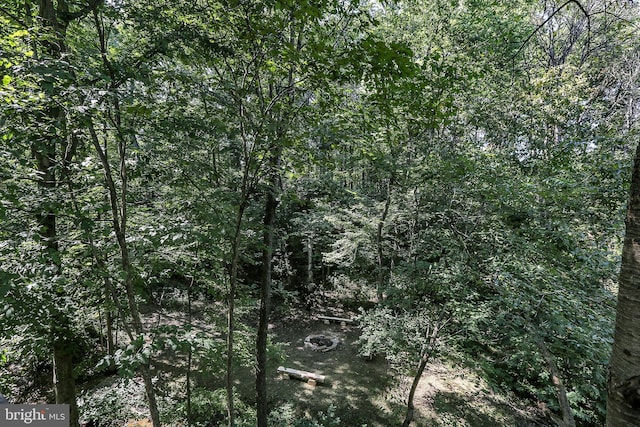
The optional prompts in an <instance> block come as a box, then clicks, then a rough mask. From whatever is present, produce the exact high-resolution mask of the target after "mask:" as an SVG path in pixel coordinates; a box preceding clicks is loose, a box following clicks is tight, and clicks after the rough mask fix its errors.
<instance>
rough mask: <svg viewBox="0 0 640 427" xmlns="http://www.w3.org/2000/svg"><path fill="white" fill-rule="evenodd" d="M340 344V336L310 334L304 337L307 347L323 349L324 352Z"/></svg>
mask: <svg viewBox="0 0 640 427" xmlns="http://www.w3.org/2000/svg"><path fill="white" fill-rule="evenodd" d="M338 344H340V338H336V337H327V336H324V335H309V336H308V337H306V338H305V339H304V346H305V348H306V347H308V348H310V349H311V350H313V351H321V352H323V353H326V352H328V351H331V350H334V349H335V348H336V347H337V346H338Z"/></svg>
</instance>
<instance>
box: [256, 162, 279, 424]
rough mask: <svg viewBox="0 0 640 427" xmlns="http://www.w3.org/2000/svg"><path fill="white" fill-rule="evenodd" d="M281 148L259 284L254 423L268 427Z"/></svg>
mask: <svg viewBox="0 0 640 427" xmlns="http://www.w3.org/2000/svg"><path fill="white" fill-rule="evenodd" d="M281 151H282V150H281V149H277V150H276V153H274V155H273V158H272V161H271V174H272V178H271V182H270V188H269V190H268V191H267V195H266V202H265V208H264V235H263V249H262V279H261V287H260V317H259V321H258V336H257V339H256V359H257V360H256V405H257V425H258V427H267V418H268V415H269V408H268V397H267V338H268V332H269V312H270V310H271V279H272V270H273V268H272V258H273V247H274V228H275V220H276V208H277V206H278V198H277V193H278V192H279V190H278V187H279V177H278V166H279V164H280V153H281Z"/></svg>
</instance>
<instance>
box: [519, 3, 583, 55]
mask: <svg viewBox="0 0 640 427" xmlns="http://www.w3.org/2000/svg"><path fill="white" fill-rule="evenodd" d="M571 3H574V4H576V5H577V6H578V7H579V8H580V10H581V11H582V13H583V14H584V16H585V17H586V18H587V27H588V28H589V31H591V30H590V29H591V15H589V13H588V12H587V10H586V9H585V8H584V6H583V5H582V3H580V2H579V1H578V0H567V1H566V2H565V3H564V4H563V5H562V6H560V7H559V8H557V9H556V10H554V11H553V13H551V15H549V17H548V18H547V19H545V20H544V22H543V23H542V24H540V25H538V26H537V27H536V29H535V30H533V31H532V32H531V34H529V36H528V37H527V38H526V39H525V41H524V42H522V44H521V45H520V47H519V48H518V51H517V52H516V53H515V55H513V58H512V59H515V58H516V57H517V56H518V55H520V52H522V50H523V49H524V47H525V46H526V45H527V43H529V41H530V40H531V39H532V38H533V36H535V35H536V34H537V33H538V31H540V30H541V29H542V28H543V27H544V26H545V25H547V23H548V22H549V21H551V19H553V17H554V16H556V14H557V13H558V12H560V11H561V10H562V9H564V8H565V7H567V6H568V5H570V4H571Z"/></svg>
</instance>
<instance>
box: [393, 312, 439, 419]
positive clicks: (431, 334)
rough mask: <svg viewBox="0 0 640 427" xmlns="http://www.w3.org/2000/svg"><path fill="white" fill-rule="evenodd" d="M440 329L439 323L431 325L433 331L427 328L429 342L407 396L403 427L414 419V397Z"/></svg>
mask: <svg viewBox="0 0 640 427" xmlns="http://www.w3.org/2000/svg"><path fill="white" fill-rule="evenodd" d="M439 329H440V325H439V324H435V325H431V331H429V330H427V332H426V334H425V336H426V338H427V343H426V345H425V350H424V352H423V354H422V357H421V359H420V364H419V365H418V371H417V372H416V375H415V376H414V377H413V382H412V383H411V389H410V390H409V397H408V398H407V413H406V415H405V417H404V422H403V423H402V427H409V424H411V421H412V420H413V414H414V412H415V407H414V405H413V399H414V397H415V395H416V390H417V389H418V384H419V383H420V378H422V374H423V373H424V369H425V368H426V367H427V364H428V363H429V359H430V358H431V354H432V352H433V350H434V347H435V343H436V339H437V338H438V332H439Z"/></svg>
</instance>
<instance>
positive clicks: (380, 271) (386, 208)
mask: <svg viewBox="0 0 640 427" xmlns="http://www.w3.org/2000/svg"><path fill="white" fill-rule="evenodd" d="M392 185H393V178H391V179H389V183H388V185H387V199H386V200H385V202H384V208H383V209H382V215H381V216H380V220H379V221H378V228H377V231H376V247H377V255H378V280H377V284H376V285H377V286H376V291H377V294H378V300H382V298H383V294H384V292H383V291H382V288H383V285H384V278H385V273H386V271H385V268H384V254H383V250H382V230H383V228H384V224H385V222H386V221H387V215H388V214H389V206H390V205H391V186H392Z"/></svg>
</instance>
